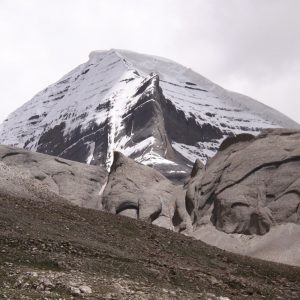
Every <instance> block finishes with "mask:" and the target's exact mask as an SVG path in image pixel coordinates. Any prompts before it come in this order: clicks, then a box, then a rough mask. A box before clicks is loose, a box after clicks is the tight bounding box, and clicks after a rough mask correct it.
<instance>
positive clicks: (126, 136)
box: [0, 49, 299, 181]
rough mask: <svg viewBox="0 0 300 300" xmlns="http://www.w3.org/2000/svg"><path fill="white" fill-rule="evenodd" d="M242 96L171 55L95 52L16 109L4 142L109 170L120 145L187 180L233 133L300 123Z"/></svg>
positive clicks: (1, 133) (2, 130)
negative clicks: (196, 71)
mask: <svg viewBox="0 0 300 300" xmlns="http://www.w3.org/2000/svg"><path fill="white" fill-rule="evenodd" d="M236 95H238V94H235V93H232V92H228V91H226V90H225V89H223V88H221V87H220V86H218V85H216V84H214V83H212V82H211V81H209V80H208V79H206V78H204V77H203V76H201V75H199V74H197V73H195V72H194V71H192V70H190V69H188V68H186V67H184V66H182V65H180V64H177V63H176V62H173V61H171V60H168V59H164V58H160V57H157V56H149V55H145V54H138V53H134V52H130V51H126V50H115V49H111V50H109V51H94V52H91V54H90V57H89V60H88V61H87V62H86V63H84V64H81V65H79V66H78V67H76V68H75V69H73V70H72V71H71V72H69V73H67V74H66V75H65V76H63V77H62V78H61V79H60V80H59V81H57V82H56V83H54V84H52V85H50V86H49V87H47V88H46V89H44V90H43V91H41V92H39V93H38V94H37V95H36V96H35V97H34V98H33V99H32V100H30V101H28V102H26V103H25V104H24V105H23V106H22V107H20V108H19V109H17V110H16V111H15V112H13V113H12V114H11V115H10V116H9V118H8V119H7V120H6V121H5V122H3V123H2V124H1V125H0V143H1V144H8V145H12V146H15V147H21V148H25V149H28V150H34V151H38V152H42V153H46V154H51V155H56V156H60V157H63V158H67V159H71V160H76V161H79V162H85V163H88V164H97V165H102V166H106V168H107V169H108V170H109V168H110V165H111V163H112V158H113V151H121V152H122V153H123V154H124V155H126V156H129V157H132V158H134V159H135V160H137V161H139V162H141V163H144V164H146V165H150V166H153V167H155V168H157V169H158V170H159V171H161V172H162V173H163V174H164V175H165V176H167V177H169V178H173V179H174V180H179V181H182V180H183V179H184V178H185V177H186V176H188V174H189V172H190V170H191V168H192V165H193V163H194V161H195V160H196V159H197V158H200V159H201V160H202V162H204V163H205V162H206V161H207V159H208V158H210V157H212V156H213V155H214V154H215V153H216V151H217V149H218V147H219V145H220V144H221V142H222V141H223V140H224V139H225V138H226V136H230V135H236V134H239V133H244V132H246V133H251V134H255V135H256V134H257V133H259V132H260V131H261V129H263V128H269V127H273V128H274V127H282V126H283V127H299V125H298V124H297V123H295V122H294V121H292V120H289V119H288V118H287V117H285V116H283V115H282V114H280V113H279V112H276V111H275V113H274V110H273V109H271V108H268V107H266V106H264V105H262V104H260V103H259V104H258V102H255V101H253V100H251V98H247V97H246V96H240V95H238V96H236ZM245 97H246V98H245ZM245 99H246V100H245ZM249 99H250V100H249ZM245 103H246V104H245ZM262 114H263V115H267V117H268V119H269V120H267V118H265V119H264V118H263V117H262ZM275 121H276V122H275Z"/></svg>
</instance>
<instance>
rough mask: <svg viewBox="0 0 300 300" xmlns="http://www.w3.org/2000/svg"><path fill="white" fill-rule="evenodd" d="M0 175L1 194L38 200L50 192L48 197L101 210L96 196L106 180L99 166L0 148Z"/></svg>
mask: <svg viewBox="0 0 300 300" xmlns="http://www.w3.org/2000/svg"><path fill="white" fill-rule="evenodd" d="M0 173H1V176H0V192H1V193H2V194H3V193H4V194H9V195H12V196H14V197H20V198H24V197H25V198H28V199H40V198H43V197H44V196H45V194H49V193H50V194H51V197H52V198H57V197H58V198H59V199H60V200H64V199H65V200H67V201H69V202H71V203H73V204H76V205H79V206H82V207H88V208H94V209H101V195H99V193H100V191H101V189H102V187H103V186H104V184H105V182H106V177H107V172H106V171H105V170H104V169H103V168H101V167H97V166H88V165H86V164H82V163H78V162H74V161H70V160H66V159H62V158H57V157H53V156H49V155H45V154H40V153H35V152H30V151H26V150H23V149H17V148H12V147H8V146H2V145H1V146H0ZM51 197H48V198H50V199H51Z"/></svg>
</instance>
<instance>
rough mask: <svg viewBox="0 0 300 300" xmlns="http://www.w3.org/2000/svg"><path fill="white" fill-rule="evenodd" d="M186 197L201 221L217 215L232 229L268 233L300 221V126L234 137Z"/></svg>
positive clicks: (219, 222)
mask: <svg viewBox="0 0 300 300" xmlns="http://www.w3.org/2000/svg"><path fill="white" fill-rule="evenodd" d="M186 202H187V203H192V204H193V206H194V209H193V211H192V212H191V214H192V215H193V216H194V223H195V224H196V225H201V224H205V223H208V222H210V221H211V222H212V223H213V224H214V225H215V227H216V228H217V229H219V230H222V231H224V232H226V233H242V234H258V235H263V234H265V233H267V232H268V231H269V230H270V228H271V227H272V226H273V225H276V224H282V223H287V222H292V223H296V224H300V132H299V131H289V130H283V129H276V130H266V131H264V132H263V133H262V134H260V135H259V136H258V137H256V138H255V137H253V136H251V135H249V134H242V135H238V136H237V137H235V138H228V139H227V140H225V141H224V142H223V144H222V145H221V147H220V151H219V152H218V154H217V155H216V156H215V157H213V158H212V159H211V160H210V161H209V163H208V165H207V167H206V170H205V171H204V172H199V173H198V174H197V175H196V177H194V178H192V179H191V180H190V183H189V186H188V192H187V195H186Z"/></svg>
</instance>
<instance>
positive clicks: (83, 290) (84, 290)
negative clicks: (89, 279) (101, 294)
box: [79, 285, 92, 294]
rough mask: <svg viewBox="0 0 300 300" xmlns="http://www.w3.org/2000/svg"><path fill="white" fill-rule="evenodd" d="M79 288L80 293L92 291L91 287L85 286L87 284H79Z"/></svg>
mask: <svg viewBox="0 0 300 300" xmlns="http://www.w3.org/2000/svg"><path fill="white" fill-rule="evenodd" d="M79 290H80V291H81V293H83V294H91V293H92V289H91V288H90V287H89V286H87V285H81V286H80V287H79Z"/></svg>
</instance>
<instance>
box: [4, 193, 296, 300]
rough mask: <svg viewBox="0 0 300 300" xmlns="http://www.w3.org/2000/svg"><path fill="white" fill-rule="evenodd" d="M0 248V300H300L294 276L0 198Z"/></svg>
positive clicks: (66, 210) (165, 235)
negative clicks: (0, 299)
mask: <svg viewBox="0 0 300 300" xmlns="http://www.w3.org/2000/svg"><path fill="white" fill-rule="evenodd" d="M112 218H113V222H112ZM0 248H1V251H0V297H1V298H4V299H5V298H7V299H46V298H47V299H59V298H62V299H71V297H72V295H73V296H75V297H84V298H85V299H149V300H150V299H219V300H225V299H228V298H229V299H299V297H300V269H299V268H296V267H290V266H285V265H281V264H275V263H268V262H263V261H260V260H255V259H251V258H246V257H242V256H238V255H234V254H229V253H226V252H225V251H222V250H219V249H217V248H214V247H211V246H207V245H205V244H204V243H202V242H200V241H195V240H192V239H191V238H188V237H185V236H183V235H179V234H176V233H173V232H170V231H169V230H165V229H163V228H159V227H156V226H153V225H148V224H146V223H143V222H140V221H136V220H134V219H129V218H126V217H124V216H112V215H111V214H108V213H104V212H101V211H97V210H91V209H85V208H80V207H77V206H71V205H69V204H66V203H61V202H60V201H59V200H58V201H57V200H56V199H55V198H51V199H50V198H49V199H43V200H40V201H37V200H34V201H32V200H28V199H22V198H14V197H11V196H7V195H5V194H3V193H1V194H0Z"/></svg>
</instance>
